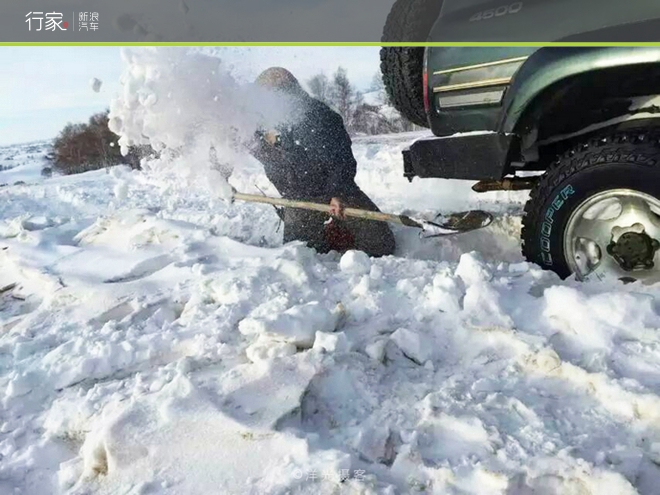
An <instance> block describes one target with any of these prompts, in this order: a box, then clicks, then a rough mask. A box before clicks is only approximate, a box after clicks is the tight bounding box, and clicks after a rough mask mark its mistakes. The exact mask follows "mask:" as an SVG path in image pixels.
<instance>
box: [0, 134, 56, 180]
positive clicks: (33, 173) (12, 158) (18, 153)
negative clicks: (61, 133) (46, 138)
mask: <svg viewBox="0 0 660 495" xmlns="http://www.w3.org/2000/svg"><path fill="white" fill-rule="evenodd" d="M49 151H50V143H47V142H37V143H28V144H22V145H17V146H0V186H7V185H12V184H15V183H16V182H25V183H29V182H34V181H39V180H41V177H42V175H41V171H42V170H43V169H44V167H49V166H50V163H49V162H48V161H47V159H46V155H47V154H48V153H49Z"/></svg>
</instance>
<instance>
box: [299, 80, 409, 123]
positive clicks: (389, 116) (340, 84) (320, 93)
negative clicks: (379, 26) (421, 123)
mask: <svg viewBox="0 0 660 495" xmlns="http://www.w3.org/2000/svg"><path fill="white" fill-rule="evenodd" d="M307 87H308V89H309V93H310V94H311V95H312V96H313V97H314V98H317V99H319V100H321V101H323V102H324V103H327V104H328V105H330V106H331V107H332V108H333V109H334V110H335V111H336V112H337V113H339V115H341V117H342V118H343V119H344V123H345V125H346V128H347V129H348V132H349V133H350V134H353V135H359V134H388V133H393V132H405V131H412V130H416V129H419V127H417V126H415V125H414V124H412V123H411V122H410V121H408V120H407V119H406V118H405V117H403V116H402V115H401V114H400V113H399V112H397V111H396V110H395V109H394V107H392V106H391V105H390V102H389V99H388V96H387V92H386V91H385V85H384V84H383V79H382V77H381V75H380V73H376V74H375V75H374V78H373V81H372V84H371V87H370V88H369V90H368V94H369V96H370V98H369V100H370V101H369V102H365V98H364V96H365V95H364V93H362V92H361V91H358V90H356V89H355V86H354V85H353V84H352V83H351V81H350V79H349V78H348V73H347V72H346V69H344V68H343V67H339V68H337V70H336V71H335V73H334V74H333V75H332V76H331V77H328V76H327V75H326V74H324V73H319V74H316V75H315V76H313V77H312V78H310V79H309V80H308V81H307Z"/></svg>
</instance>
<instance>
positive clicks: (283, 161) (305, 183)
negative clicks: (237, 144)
mask: <svg viewBox="0 0 660 495" xmlns="http://www.w3.org/2000/svg"><path fill="white" fill-rule="evenodd" d="M294 101H295V104H294V106H295V109H294V111H293V117H292V119H291V121H290V123H287V124H285V125H283V126H281V127H280V128H279V129H277V132H278V134H279V140H278V143H277V144H275V145H271V144H269V143H267V142H265V141H264V140H263V138H260V139H258V140H257V142H256V145H255V147H254V148H253V150H252V153H253V155H254V156H255V158H257V159H258V160H259V161H260V162H261V163H262V164H263V166H264V169H265V172H266V176H267V177H268V179H269V180H270V181H271V182H272V183H273V185H274V186H275V187H276V188H277V190H278V191H279V193H280V194H281V195H282V197H284V198H288V199H299V200H303V199H316V200H320V199H323V200H327V201H329V200H330V199H331V198H333V197H338V198H342V197H346V196H347V195H350V194H351V193H352V191H354V190H355V189H356V188H357V186H356V185H355V181H354V179H355V172H356V166H357V164H356V161H355V158H354V157H353V151H352V149H351V138H350V137H349V135H348V133H347V132H346V128H345V127H344V122H343V120H342V118H341V117H340V115H339V114H338V113H336V112H334V111H333V110H331V109H330V107H328V106H327V105H326V104H325V103H322V102H321V101H319V100H316V99H314V98H312V97H310V96H309V95H307V94H306V93H301V94H299V95H296V96H295V100H294Z"/></svg>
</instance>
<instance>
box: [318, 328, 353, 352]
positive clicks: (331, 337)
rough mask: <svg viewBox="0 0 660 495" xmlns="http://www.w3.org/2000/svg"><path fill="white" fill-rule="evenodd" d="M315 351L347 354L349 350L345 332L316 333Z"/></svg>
mask: <svg viewBox="0 0 660 495" xmlns="http://www.w3.org/2000/svg"><path fill="white" fill-rule="evenodd" d="M314 349H323V350H325V351H327V352H346V351H348V350H349V346H348V340H347V339H346V334H345V333H344V332H338V333H326V332H316V338H315V339H314Z"/></svg>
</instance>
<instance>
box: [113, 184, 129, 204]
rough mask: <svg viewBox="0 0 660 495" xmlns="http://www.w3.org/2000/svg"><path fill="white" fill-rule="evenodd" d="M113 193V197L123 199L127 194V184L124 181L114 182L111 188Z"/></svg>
mask: <svg viewBox="0 0 660 495" xmlns="http://www.w3.org/2000/svg"><path fill="white" fill-rule="evenodd" d="M112 191H113V193H114V194H115V198H117V199H118V200H120V201H122V200H125V199H126V197H127V196H128V185H127V184H126V182H125V181H119V182H117V184H115V187H114V188H113V189H112Z"/></svg>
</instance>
